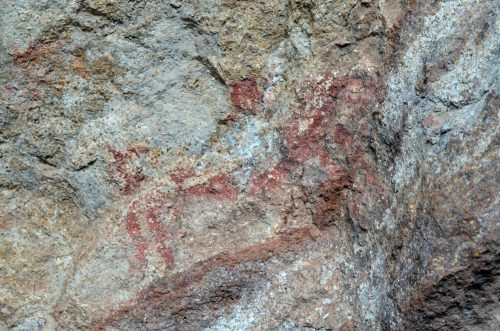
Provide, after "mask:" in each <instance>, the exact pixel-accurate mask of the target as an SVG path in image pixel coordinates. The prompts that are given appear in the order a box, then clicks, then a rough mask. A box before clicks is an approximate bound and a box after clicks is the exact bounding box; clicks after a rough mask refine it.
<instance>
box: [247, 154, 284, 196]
mask: <svg viewBox="0 0 500 331" xmlns="http://www.w3.org/2000/svg"><path fill="white" fill-rule="evenodd" d="M290 170H291V166H290V164H289V163H288V162H280V163H278V164H277V165H275V166H274V167H272V168H271V169H267V170H265V171H264V172H263V173H261V174H259V175H258V176H256V177H254V178H252V179H251V180H250V193H251V194H257V193H259V192H262V191H270V190H273V189H276V188H278V187H280V186H281V185H282V184H283V182H284V181H285V180H286V178H287V177H288V174H289V173H290Z"/></svg>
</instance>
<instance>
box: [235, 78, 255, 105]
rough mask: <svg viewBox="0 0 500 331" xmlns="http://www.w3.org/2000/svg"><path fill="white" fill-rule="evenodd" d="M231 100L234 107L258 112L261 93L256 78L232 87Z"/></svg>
mask: <svg viewBox="0 0 500 331" xmlns="http://www.w3.org/2000/svg"><path fill="white" fill-rule="evenodd" d="M230 99H231V102H232V103H233V105H234V106H235V107H236V108H238V109H240V110H244V111H256V110H257V109H258V108H259V104H260V100H261V93H260V91H259V87H258V86H257V80H256V79H255V78H249V79H246V80H243V81H240V82H235V83H233V84H232V85H231V94H230Z"/></svg>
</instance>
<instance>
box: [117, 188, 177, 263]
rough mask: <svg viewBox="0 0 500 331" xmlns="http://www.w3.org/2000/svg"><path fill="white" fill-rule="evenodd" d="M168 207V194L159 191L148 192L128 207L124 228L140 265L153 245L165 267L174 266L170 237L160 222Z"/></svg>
mask: <svg viewBox="0 0 500 331" xmlns="http://www.w3.org/2000/svg"><path fill="white" fill-rule="evenodd" d="M169 206H170V198H169V196H168V194H167V193H165V192H163V191H161V190H160V189H153V190H151V191H149V192H148V193H147V194H146V195H145V196H144V197H143V198H140V199H137V200H135V201H133V202H132V204H131V205H130V207H129V210H128V213H127V215H126V217H125V227H126V230H127V233H128V234H129V236H130V237H131V239H132V242H133V244H134V246H135V250H136V260H137V261H138V262H139V263H140V264H143V263H144V262H145V260H146V253H147V252H148V250H149V249H148V247H149V246H150V245H153V247H152V250H153V251H156V252H157V253H158V255H159V256H160V257H161V258H162V259H163V262H164V263H165V265H166V266H169V265H172V264H174V255H173V250H172V248H171V247H170V246H169V245H168V241H169V240H172V235H171V234H170V232H169V231H168V229H167V227H166V225H165V224H164V223H163V222H162V220H161V218H162V217H163V216H164V215H165V214H167V213H168V207H169ZM141 223H142V224H143V226H142V227H141ZM144 229H146V230H144ZM148 230H149V231H148ZM145 231H148V232H149V234H150V236H152V240H153V241H154V243H151V242H150V241H151V240H150V239H149V238H148V236H146V235H145V234H144V233H145Z"/></svg>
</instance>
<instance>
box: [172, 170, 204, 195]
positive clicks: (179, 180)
mask: <svg viewBox="0 0 500 331" xmlns="http://www.w3.org/2000/svg"><path fill="white" fill-rule="evenodd" d="M197 176H198V175H197V174H196V171H195V170H194V169H193V168H177V169H175V170H174V171H172V172H171V173H170V180H172V181H173V182H174V183H175V184H176V186H177V190H178V191H180V190H182V185H183V184H184V182H185V181H186V180H188V179H190V178H194V177H197Z"/></svg>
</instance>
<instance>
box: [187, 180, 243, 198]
mask: <svg viewBox="0 0 500 331" xmlns="http://www.w3.org/2000/svg"><path fill="white" fill-rule="evenodd" d="M187 193H188V194H189V195H193V196H197V197H208V198H211V199H215V200H219V201H224V200H228V201H235V200H237V199H238V193H239V189H238V187H236V186H234V185H233V184H232V183H231V178H230V177H229V176H228V175H227V174H219V175H216V176H214V177H211V178H210V179H208V180H207V181H206V182H205V183H203V184H198V185H194V186H191V187H190V188H188V189H187Z"/></svg>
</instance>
